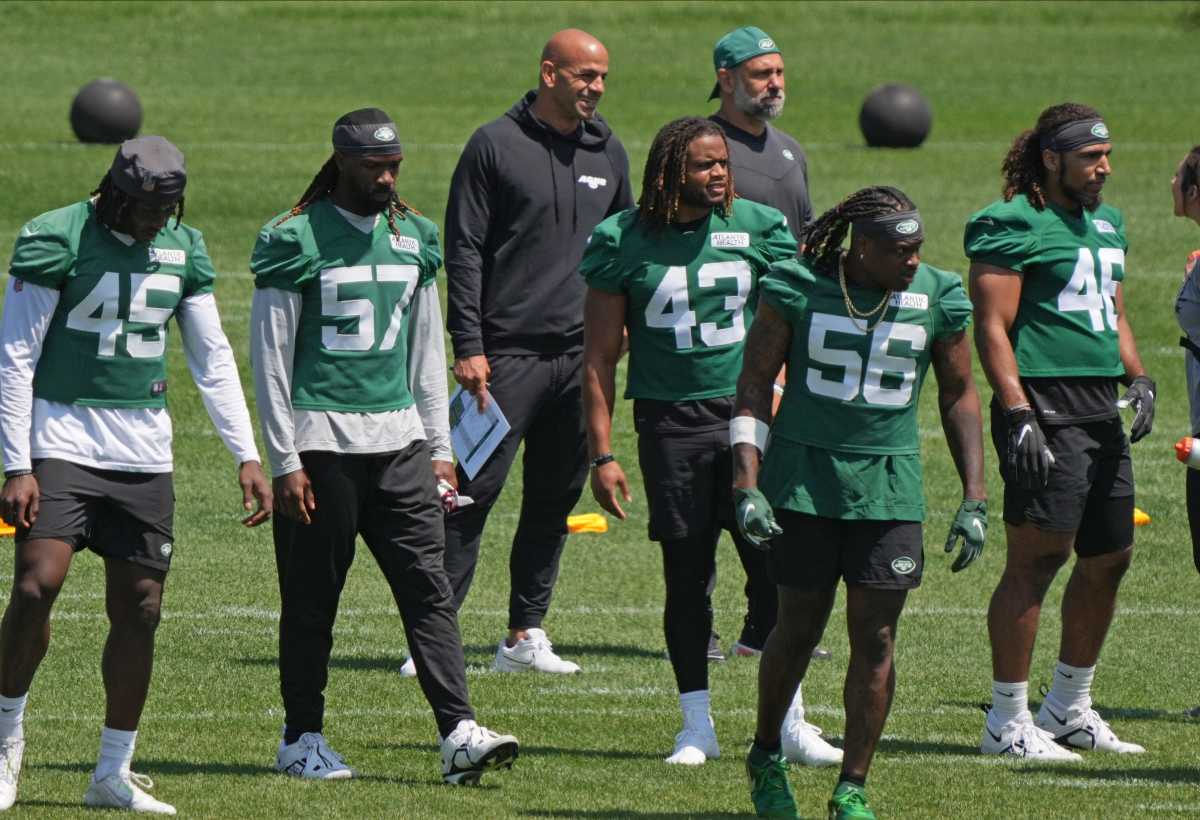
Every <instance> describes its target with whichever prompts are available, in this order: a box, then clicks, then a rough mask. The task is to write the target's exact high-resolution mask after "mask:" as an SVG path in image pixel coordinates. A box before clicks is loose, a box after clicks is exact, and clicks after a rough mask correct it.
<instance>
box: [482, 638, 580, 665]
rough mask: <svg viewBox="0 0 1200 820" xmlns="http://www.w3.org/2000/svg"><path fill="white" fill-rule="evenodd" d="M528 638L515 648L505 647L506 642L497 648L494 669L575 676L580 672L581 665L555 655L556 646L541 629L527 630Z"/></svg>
mask: <svg viewBox="0 0 1200 820" xmlns="http://www.w3.org/2000/svg"><path fill="white" fill-rule="evenodd" d="M526 632H527V633H528V637H526V638H522V639H521V640H519V641H517V643H516V645H515V646H513V647H508V646H505V644H504V641H500V645H499V646H498V647H496V659H495V661H493V662H492V669H493V670H494V671H496V672H550V673H553V674H559V675H573V674H575V673H576V672H578V671H579V664H577V663H572V662H571V661H565V660H563V659H562V658H560V657H559V656H558V655H556V654H554V646H553V645H552V644H551V643H550V639H549V638H548V637H546V633H545V631H544V630H541V629H528V630H526Z"/></svg>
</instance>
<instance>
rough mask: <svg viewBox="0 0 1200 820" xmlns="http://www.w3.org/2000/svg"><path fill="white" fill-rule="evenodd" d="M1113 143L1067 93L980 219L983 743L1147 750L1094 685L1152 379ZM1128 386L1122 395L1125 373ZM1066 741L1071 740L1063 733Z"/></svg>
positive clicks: (988, 747) (1035, 750) (970, 247)
mask: <svg viewBox="0 0 1200 820" xmlns="http://www.w3.org/2000/svg"><path fill="white" fill-rule="evenodd" d="M1111 151H1112V141H1111V138H1110V136H1109V131H1108V127H1107V126H1106V125H1105V123H1104V121H1103V119H1101V117H1100V114H1099V113H1097V112H1096V110H1095V109H1092V108H1088V107H1087V106H1084V105H1077V104H1074V103H1063V104H1062V105H1056V106H1052V107H1050V108H1047V109H1046V110H1045V111H1043V112H1042V114H1041V116H1039V117H1038V121H1037V125H1036V126H1035V127H1034V128H1033V129H1032V130H1029V131H1025V132H1024V133H1022V134H1021V135H1020V136H1019V137H1017V139H1016V141H1015V142H1014V143H1013V146H1012V149H1011V150H1010V151H1009V153H1008V156H1007V157H1006V158H1005V160H1004V166H1003V170H1004V196H1003V199H1002V200H1000V201H998V202H994V203H992V204H991V205H989V206H988V207H986V208H984V209H983V210H982V211H980V212H978V213H976V214H974V215H973V216H972V217H971V218H970V220H969V221H968V222H967V228H966V237H965V244H966V253H967V256H968V257H969V258H970V259H971V298H972V300H973V301H974V303H975V315H976V321H977V323H976V327H975V342H976V346H977V347H978V349H979V359H980V362H981V363H982V365H983V370H984V372H985V373H986V374H987V378H988V381H989V382H991V385H992V439H993V441H994V443H995V446H996V452H997V454H998V455H999V459H1000V473H1001V475H1002V476H1003V478H1004V523H1005V531H1006V533H1007V537H1008V556H1007V559H1006V561H1005V565H1004V574H1003V575H1002V576H1001V578H1000V583H999V585H998V586H997V587H996V591H995V593H994V594H993V595H992V601H991V606H990V607H989V609H988V634H989V636H990V637H991V643H992V677H993V681H992V708H991V710H990V712H989V714H988V717H987V721H986V725H985V726H984V729H983V736H982V739H981V747H982V750H983V751H984V752H985V753H993V754H1006V755H1016V756H1018V757H1025V758H1030V759H1037V760H1044V761H1047V762H1062V761H1067V762H1069V761H1073V760H1078V759H1079V755H1077V754H1076V753H1075V752H1072V751H1070V747H1075V748H1079V749H1099V750H1104V751H1111V752H1118V753H1133V752H1142V751H1145V750H1144V749H1143V748H1142V747H1141V746H1138V745H1136V744H1134V743H1126V742H1124V741H1121V740H1119V739H1117V736H1116V735H1115V734H1113V731H1112V729H1111V728H1109V726H1108V724H1107V723H1105V721H1104V720H1103V719H1102V718H1101V717H1100V716H1099V715H1098V714H1097V713H1096V711H1095V710H1094V709H1092V699H1091V683H1092V677H1093V675H1094V674H1095V670H1096V660H1097V658H1098V657H1099V656H1100V647H1101V646H1102V645H1103V643H1104V638H1105V635H1106V634H1107V633H1108V627H1109V624H1110V623H1111V622H1112V617H1113V610H1114V608H1115V605H1116V600H1117V589H1118V587H1119V586H1120V584H1121V578H1122V576H1123V575H1124V574H1125V571H1126V569H1128V568H1129V561H1130V559H1131V557H1132V555H1133V466H1132V463H1131V462H1130V458H1129V441H1127V440H1126V437H1125V431H1124V430H1123V428H1122V425H1121V418H1120V416H1119V415H1118V407H1120V406H1125V405H1133V407H1134V408H1135V410H1136V415H1135V416H1134V419H1133V425H1132V427H1131V429H1130V439H1131V440H1132V441H1135V442H1136V441H1137V440H1138V439H1140V438H1142V437H1143V436H1145V435H1147V434H1148V433H1149V432H1150V426H1151V424H1152V423H1153V420H1154V394H1155V387H1154V382H1153V381H1151V380H1150V379H1149V378H1147V377H1146V374H1145V371H1144V370H1143V369H1142V363H1141V360H1140V359H1139V358H1138V353H1137V347H1136V345H1135V344H1134V340H1133V331H1132V329H1131V328H1130V326H1129V319H1128V317H1127V315H1126V313H1125V301H1124V288H1123V285H1122V282H1123V280H1124V278H1125V251H1126V250H1127V247H1128V243H1127V242H1126V240H1125V224H1124V221H1123V220H1122V219H1121V213H1120V212H1119V211H1117V210H1116V209H1115V208H1113V207H1112V206H1110V205H1107V204H1105V203H1103V202H1101V199H1100V192H1101V189H1102V188H1103V187H1104V183H1105V180H1107V179H1108V175H1109V174H1110V173H1111V171H1112V168H1111V166H1110V164H1109V153H1110V152H1111ZM1118 382H1123V383H1124V384H1126V385H1128V390H1127V391H1126V392H1125V394H1124V395H1123V396H1122V397H1121V399H1120V400H1118V399H1117V384H1118ZM1072 550H1074V552H1075V555H1076V561H1075V566H1074V567H1073V569H1072V571H1071V577H1070V580H1068V581H1067V586H1066V589H1065V590H1064V591H1063V602H1062V639H1061V642H1060V644H1059V649H1058V665H1057V668H1056V669H1055V672H1054V682H1053V684H1052V686H1051V688H1050V691H1049V693H1047V694H1046V697H1045V700H1043V701H1042V706H1041V709H1040V711H1039V712H1038V715H1037V718H1036V720H1035V719H1034V718H1033V717H1032V716H1031V715H1030V713H1029V708H1028V688H1029V684H1028V681H1029V666H1030V660H1031V655H1032V653H1033V644H1034V638H1035V637H1036V635H1037V627H1038V617H1039V615H1040V613H1041V607H1042V600H1043V598H1044V597H1045V595H1046V590H1047V589H1048V588H1049V587H1050V584H1051V582H1053V580H1054V577H1055V575H1057V574H1058V570H1059V569H1060V568H1061V567H1062V566H1063V565H1064V564H1066V563H1067V560H1068V559H1069V558H1070V557H1071V552H1072ZM1055 741H1057V743H1056V742H1055Z"/></svg>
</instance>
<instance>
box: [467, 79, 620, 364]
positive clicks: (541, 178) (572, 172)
mask: <svg viewBox="0 0 1200 820" xmlns="http://www.w3.org/2000/svg"><path fill="white" fill-rule="evenodd" d="M535 98H536V92H533V91H530V92H529V93H527V94H526V95H525V96H524V97H523V98H522V99H521V100H520V101H518V102H517V104H516V105H514V106H513V107H512V108H511V109H509V111H508V112H507V113H506V114H505V115H504V116H503V117H500V118H499V119H497V120H493V121H492V122H489V123H488V124H487V125H484V126H483V127H481V128H479V129H478V130H477V131H476V132H475V133H474V134H472V135H471V139H470V140H469V141H468V142H467V145H466V148H464V149H463V153H462V156H461V157H459V160H458V166H457V167H456V168H455V169H454V177H453V179H452V180H451V182H450V201H449V202H448V203H447V205H446V279H447V301H448V306H449V310H448V312H447V317H446V320H447V321H446V324H447V326H448V328H449V330H450V338H451V341H452V342H453V345H454V356H455V358H464V357H466V356H473V355H478V354H481V353H488V354H492V353H509V354H544V353H560V352H565V351H571V350H579V349H581V347H582V345H583V295H584V282H583V278H582V277H581V276H580V275H579V270H578V269H579V261H580V259H581V258H582V257H583V250H584V248H585V247H586V245H587V240H588V237H589V236H590V235H591V233H592V229H593V228H595V227H596V225H598V224H599V223H600V222H601V221H602V220H603V219H604V218H605V217H607V216H609V215H611V214H614V213H617V212H618V211H622V210H624V209H626V208H629V207H631V206H632V205H633V194H632V191H631V189H630V185H629V157H628V156H627V155H626V154H625V149H624V147H623V146H622V145H621V143H620V141H619V140H618V139H617V138H616V137H615V136H613V133H612V131H611V130H609V127H608V124H607V123H605V122H604V120H603V118H601V117H600V116H599V115H596V116H595V117H594V118H592V119H591V120H587V121H584V122H583V123H582V124H581V126H580V128H579V129H578V130H577V131H576V132H575V133H573V134H566V135H564V134H560V133H559V132H557V131H555V130H554V129H553V128H551V127H549V126H547V125H545V124H543V123H541V122H540V121H538V120H537V119H536V118H535V117H534V116H533V113H532V111H531V110H530V107H531V106H532V104H533V101H534V99H535Z"/></svg>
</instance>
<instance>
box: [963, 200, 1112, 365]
mask: <svg viewBox="0 0 1200 820" xmlns="http://www.w3.org/2000/svg"><path fill="white" fill-rule="evenodd" d="M963 244H964V246H965V248H966V254H967V256H968V257H969V258H970V259H971V261H972V262H981V263H984V264H988V265H994V266H996V267H1000V268H1008V269H1009V270H1014V271H1019V272H1020V273H1022V274H1023V280H1022V285H1021V301H1020V305H1019V306H1018V308H1017V315H1016V318H1015V320H1014V321H1013V325H1012V329H1011V330H1010V331H1009V338H1010V340H1011V341H1012V346H1013V351H1014V352H1015V353H1016V357H1017V370H1018V372H1019V373H1020V375H1021V376H1022V377H1023V378H1035V377H1054V378H1061V377H1065V376H1120V375H1121V374H1122V373H1124V372H1125V368H1124V366H1123V365H1122V364H1121V353H1120V344H1119V339H1118V334H1117V311H1116V303H1115V297H1116V292H1117V284H1118V283H1119V282H1121V281H1122V280H1123V279H1124V278H1125V252H1126V251H1127V250H1128V249H1129V243H1128V242H1127V241H1126V239H1125V222H1124V220H1123V219H1122V217H1121V212H1120V211H1118V210H1117V209H1116V208H1113V207H1111V206H1109V205H1105V204H1101V205H1100V207H1098V208H1097V209H1096V210H1095V211H1087V210H1084V211H1082V212H1081V213H1080V214H1079V215H1075V214H1071V213H1069V212H1067V211H1065V210H1063V209H1062V208H1059V207H1058V206H1057V205H1054V204H1052V203H1047V205H1046V208H1045V209H1044V210H1041V211H1039V210H1037V209H1035V208H1034V207H1033V206H1032V205H1030V204H1029V200H1028V199H1026V197H1025V196H1024V195H1023V194H1018V195H1017V196H1015V197H1013V198H1012V200H1011V201H1010V202H1003V201H999V202H993V203H992V204H991V205H989V206H987V207H986V208H984V209H983V210H982V211H979V212H978V213H976V214H973V215H972V216H971V218H970V219H969V220H967V228H966V235H965V237H964V240H963Z"/></svg>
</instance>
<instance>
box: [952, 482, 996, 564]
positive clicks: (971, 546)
mask: <svg viewBox="0 0 1200 820" xmlns="http://www.w3.org/2000/svg"><path fill="white" fill-rule="evenodd" d="M960 537H961V538H962V541H963V545H962V550H961V551H959V553H958V557H957V558H955V559H954V563H953V564H951V565H950V571H951V572H958V571H959V570H961V569H966V568H967V567H969V566H970V565H971V562H972V561H974V560H975V559H976V558H978V557H979V553H981V552H983V542H984V541H986V540H987V502H986V501H976V500H975V499H973V498H968V499H965V500H964V501H963V503H961V504H959V505H958V512H957V513H955V515H954V522H953V523H952V524H951V525H950V534H949V535H948V536H946V552H954V544H955V542H957V541H958V539H959V538H960Z"/></svg>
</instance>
